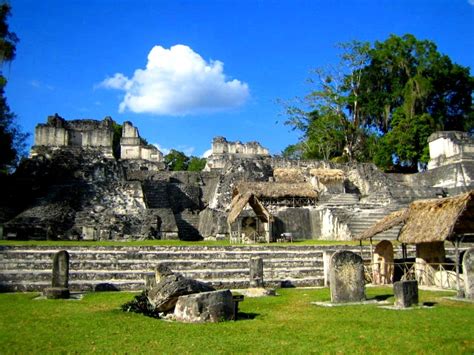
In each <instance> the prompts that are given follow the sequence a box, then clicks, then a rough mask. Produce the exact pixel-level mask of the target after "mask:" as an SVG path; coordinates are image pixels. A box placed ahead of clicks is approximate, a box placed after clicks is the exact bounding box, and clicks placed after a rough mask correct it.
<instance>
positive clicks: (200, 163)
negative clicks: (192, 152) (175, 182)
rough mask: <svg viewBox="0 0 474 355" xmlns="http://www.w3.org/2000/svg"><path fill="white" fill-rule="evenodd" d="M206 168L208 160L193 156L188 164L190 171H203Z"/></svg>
mask: <svg viewBox="0 0 474 355" xmlns="http://www.w3.org/2000/svg"><path fill="white" fill-rule="evenodd" d="M205 166H206V158H198V157H195V156H191V157H190V159H189V163H188V171H201V170H202V169H204V167H205Z"/></svg>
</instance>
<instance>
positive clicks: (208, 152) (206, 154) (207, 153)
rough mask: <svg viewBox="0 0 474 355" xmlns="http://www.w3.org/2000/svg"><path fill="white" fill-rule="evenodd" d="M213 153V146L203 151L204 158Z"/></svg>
mask: <svg viewBox="0 0 474 355" xmlns="http://www.w3.org/2000/svg"><path fill="white" fill-rule="evenodd" d="M211 154H212V148H211V149H208V150H206V151H205V152H204V153H202V158H207V157H208V156H209V155H211Z"/></svg>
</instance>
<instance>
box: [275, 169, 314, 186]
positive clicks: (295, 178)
mask: <svg viewBox="0 0 474 355" xmlns="http://www.w3.org/2000/svg"><path fill="white" fill-rule="evenodd" d="M273 177H274V178H275V181H277V182H291V183H296V182H305V181H306V178H305V176H304V174H303V172H302V171H301V169H295V168H291V169H286V168H275V169H274V170H273Z"/></svg>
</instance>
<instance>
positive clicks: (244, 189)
mask: <svg viewBox="0 0 474 355" xmlns="http://www.w3.org/2000/svg"><path fill="white" fill-rule="evenodd" d="M248 192H250V193H252V194H253V195H254V196H256V197H257V198H259V199H261V198H275V199H277V198H291V197H302V198H311V199H316V198H317V197H318V193H317V192H316V190H314V188H313V186H311V184H310V183H308V182H301V183H294V184H290V183H284V182H247V181H245V182H240V183H238V184H237V185H236V186H235V187H234V193H233V195H234V197H235V196H236V195H245V194H246V193H248Z"/></svg>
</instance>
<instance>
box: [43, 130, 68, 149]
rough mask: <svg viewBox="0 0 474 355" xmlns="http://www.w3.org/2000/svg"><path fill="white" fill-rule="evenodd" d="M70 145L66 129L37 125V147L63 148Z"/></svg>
mask: <svg viewBox="0 0 474 355" xmlns="http://www.w3.org/2000/svg"><path fill="white" fill-rule="evenodd" d="M68 144H69V137H68V133H67V131H66V129H64V128H56V127H50V126H46V125H37V126H36V128H35V146H45V147H63V146H67V145H68Z"/></svg>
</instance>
